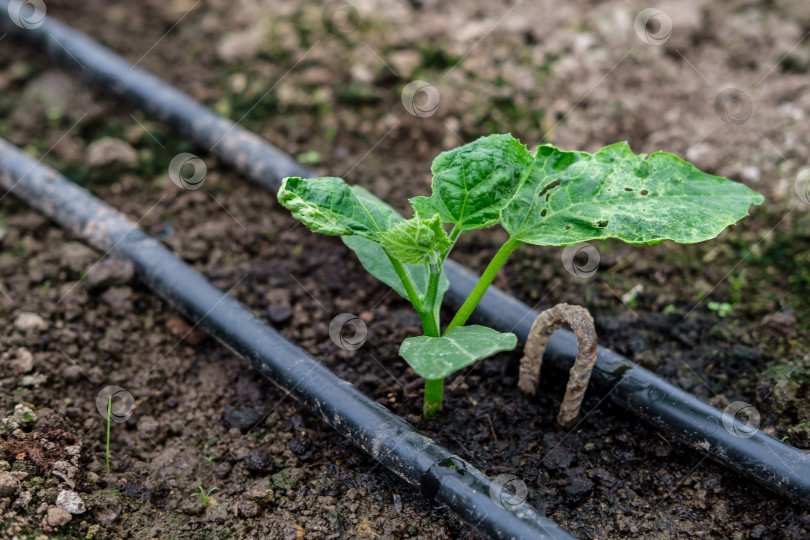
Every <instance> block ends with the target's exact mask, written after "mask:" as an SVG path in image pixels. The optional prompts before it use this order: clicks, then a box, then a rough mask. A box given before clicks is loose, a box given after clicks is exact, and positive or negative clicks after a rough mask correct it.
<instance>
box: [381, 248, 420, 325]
mask: <svg viewBox="0 0 810 540" xmlns="http://www.w3.org/2000/svg"><path fill="white" fill-rule="evenodd" d="M386 255H388V253H386ZM388 260H389V261H391V266H393V267H394V271H395V272H396V273H397V277H398V278H399V280H400V281H401V282H402V286H403V287H405V292H406V293H408V300H410V301H411V304H413V307H414V308H416V311H421V309H422V299H421V298H419V295H418V294H417V293H416V289H414V288H413V283H412V282H411V278H410V276H408V273H407V272H406V271H405V267H403V266H402V263H401V262H399V261H398V260H397V259H395V258H394V257H392V256H391V255H388Z"/></svg>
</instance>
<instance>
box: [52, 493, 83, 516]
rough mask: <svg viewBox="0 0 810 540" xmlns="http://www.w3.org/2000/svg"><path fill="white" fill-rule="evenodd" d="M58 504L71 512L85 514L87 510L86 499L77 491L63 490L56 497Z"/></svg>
mask: <svg viewBox="0 0 810 540" xmlns="http://www.w3.org/2000/svg"><path fill="white" fill-rule="evenodd" d="M56 506H57V507H58V508H63V509H65V510H67V511H68V512H70V513H71V514H74V515H75V514H84V511H85V510H86V508H85V506H84V501H83V500H82V498H81V497H79V494H78V493H76V492H75V491H70V490H67V489H66V490H63V491H60V492H59V495H57V497H56Z"/></svg>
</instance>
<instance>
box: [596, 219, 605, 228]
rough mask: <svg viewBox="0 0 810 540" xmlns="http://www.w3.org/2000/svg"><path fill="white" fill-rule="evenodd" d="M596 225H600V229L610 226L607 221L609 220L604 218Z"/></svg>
mask: <svg viewBox="0 0 810 540" xmlns="http://www.w3.org/2000/svg"><path fill="white" fill-rule="evenodd" d="M596 226H597V227H599V228H600V229H604V228H605V227H607V226H608V222H607V220H604V221H598V222H597V223H596Z"/></svg>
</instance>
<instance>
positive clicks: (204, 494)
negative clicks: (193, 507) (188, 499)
mask: <svg viewBox="0 0 810 540" xmlns="http://www.w3.org/2000/svg"><path fill="white" fill-rule="evenodd" d="M197 489H199V490H200V492H199V493H192V494H191V496H192V497H199V498H200V502H201V503H202V505H203V507H206V506H208V500H209V499H210V498H211V494H212V493H213V492H215V491H218V490H219V488H218V487H212V488H211V489H209V490H208V491H205V490H204V489H203V487H202V486H197Z"/></svg>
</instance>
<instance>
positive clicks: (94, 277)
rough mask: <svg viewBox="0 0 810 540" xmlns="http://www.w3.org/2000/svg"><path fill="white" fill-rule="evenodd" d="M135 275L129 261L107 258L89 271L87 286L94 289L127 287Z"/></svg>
mask: <svg viewBox="0 0 810 540" xmlns="http://www.w3.org/2000/svg"><path fill="white" fill-rule="evenodd" d="M134 275H135V267H134V266H133V264H132V263H131V262H129V261H126V260H123V259H115V258H111V257H107V258H105V259H102V260H101V261H100V262H98V263H96V264H94V265H92V266H90V268H88V269H87V284H88V285H89V286H90V287H91V288H94V289H102V288H107V287H111V286H115V285H126V284H127V283H129V282H130V281H131V280H132V277H133V276H134Z"/></svg>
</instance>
